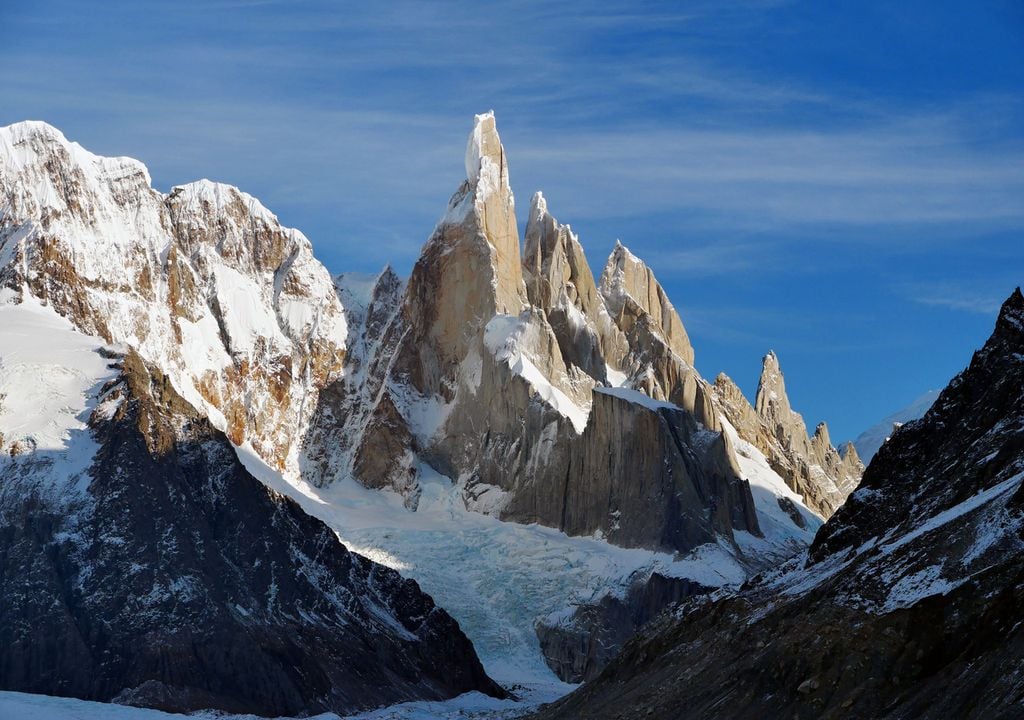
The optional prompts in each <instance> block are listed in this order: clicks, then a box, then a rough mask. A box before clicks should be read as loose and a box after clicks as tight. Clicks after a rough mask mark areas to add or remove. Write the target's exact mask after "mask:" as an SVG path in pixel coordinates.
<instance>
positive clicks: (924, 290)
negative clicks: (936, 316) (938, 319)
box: [906, 283, 1004, 316]
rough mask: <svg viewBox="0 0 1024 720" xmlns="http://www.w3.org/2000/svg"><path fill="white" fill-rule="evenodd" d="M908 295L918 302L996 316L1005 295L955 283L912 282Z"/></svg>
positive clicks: (907, 289) (908, 287)
mask: <svg viewBox="0 0 1024 720" xmlns="http://www.w3.org/2000/svg"><path fill="white" fill-rule="evenodd" d="M906 292H907V295H908V296H909V297H910V299H911V300H913V301H914V302H916V303H919V304H921V305H930V306H933V307H941V308H947V309H949V310H958V311H962V312H968V313H979V314H982V315H990V316H994V315H995V314H996V313H997V312H998V311H999V307H1000V305H1001V304H1002V301H1003V299H1004V298H1003V297H1002V296H1001V295H999V294H998V293H994V292H992V291H978V290H974V289H970V288H964V287H961V286H958V285H955V284H953V283H931V284H912V285H909V286H907V287H906Z"/></svg>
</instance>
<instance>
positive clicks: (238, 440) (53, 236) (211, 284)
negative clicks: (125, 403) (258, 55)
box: [0, 122, 346, 468]
mask: <svg viewBox="0 0 1024 720" xmlns="http://www.w3.org/2000/svg"><path fill="white" fill-rule="evenodd" d="M0 209H2V216H0V287H2V288H5V290H4V291H3V292H4V294H5V298H6V299H7V300H8V301H10V300H11V299H15V300H16V299H17V298H20V297H23V296H26V295H32V296H34V297H36V298H38V299H39V301H40V302H43V303H44V304H46V305H48V306H49V307H52V308H53V309H54V310H56V311H57V312H58V313H59V314H61V315H63V316H64V317H66V318H68V319H69V320H70V321H71V322H72V323H74V325H75V326H76V327H77V328H78V329H79V330H81V331H82V332H84V333H87V334H91V335H97V336H99V337H102V338H103V339H104V340H105V341H107V342H114V343H123V344H125V345H127V346H130V347H131V348H133V349H135V350H136V351H137V352H138V353H139V354H140V355H141V356H142V357H143V358H144V359H145V360H147V361H148V362H151V363H155V364H156V365H157V366H159V367H160V368H161V369H162V370H163V371H164V372H165V373H167V375H168V376H169V377H171V379H172V382H173V383H174V386H175V388H177V389H178V391H179V392H180V393H181V394H182V395H183V396H184V397H185V398H187V399H188V401H189V402H190V403H192V404H193V405H195V406H196V407H197V408H201V409H202V410H203V413H204V414H205V415H207V416H208V417H209V418H210V421H211V422H212V423H213V424H214V425H215V426H216V427H217V428H218V429H220V430H223V431H224V432H226V433H227V435H228V437H230V438H231V440H232V442H234V443H235V444H243V443H249V444H251V445H252V446H253V447H254V448H255V449H256V451H257V452H258V453H259V455H260V456H261V457H263V458H264V459H265V460H266V461H267V462H269V463H270V464H272V465H274V466H275V467H282V468H283V467H285V466H287V465H288V464H289V462H292V463H294V458H293V457H290V454H291V455H294V453H295V447H296V445H297V439H298V438H299V437H301V433H302V431H303V428H304V427H305V423H306V421H307V418H308V416H309V414H310V412H311V411H312V407H313V405H314V403H315V399H316V390H317V388H319V387H322V386H323V385H325V384H327V383H328V382H330V381H332V380H334V379H336V378H337V377H338V376H339V375H340V374H341V365H342V361H343V359H344V356H345V334H346V326H345V317H344V313H343V311H342V307H341V304H340V302H339V301H338V299H337V296H336V294H335V292H334V285H333V282H332V281H331V277H330V275H329V274H328V272H327V271H326V269H324V267H323V266H322V265H321V264H320V263H319V262H318V261H317V260H316V259H315V258H314V257H313V253H312V248H311V246H310V243H309V241H308V240H307V239H306V238H305V237H304V236H303V235H302V233H300V232H298V231H297V230H290V229H287V228H283V227H281V225H280V224H279V223H278V222H277V218H275V217H274V215H273V214H272V213H270V211H268V210H267V209H266V208H265V207H263V206H262V205H261V204H260V203H259V201H257V200H256V199H255V198H253V197H251V196H249V195H247V194H245V193H243V192H241V191H239V190H238V189H236V188H233V187H230V186H227V185H222V184H219V183H212V182H209V181H207V180H200V181H199V182H195V183H190V184H188V185H182V186H179V187H175V188H174V189H173V190H172V191H171V192H170V193H169V194H166V195H164V194H161V193H159V192H157V191H156V190H154V189H153V188H152V187H151V185H150V179H149V173H148V172H147V170H146V168H145V166H143V165H142V164H141V163H140V162H138V161H136V160H132V159H130V158H104V157H98V156H96V155H93V154H91V153H89V152H88V151H87V150H85V149H83V148H82V147H81V146H79V145H78V144H77V143H73V142H69V141H68V140H67V139H66V138H65V137H64V136H63V135H62V134H61V133H60V132H59V131H58V130H56V129H55V128H53V127H50V126H49V125H46V124H44V123H39V122H25V123H19V124H17V125H11V126H9V127H6V128H0Z"/></svg>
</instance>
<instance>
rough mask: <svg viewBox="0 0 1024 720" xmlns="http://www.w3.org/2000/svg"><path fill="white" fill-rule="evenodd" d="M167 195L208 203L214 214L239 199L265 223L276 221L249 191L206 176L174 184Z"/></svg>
mask: <svg viewBox="0 0 1024 720" xmlns="http://www.w3.org/2000/svg"><path fill="white" fill-rule="evenodd" d="M167 197H168V198H173V199H174V200H176V201H177V202H179V203H183V204H192V203H200V204H203V205H208V206H209V207H210V208H211V210H213V211H214V213H215V214H220V213H222V212H224V211H225V209H226V208H228V207H229V206H230V205H231V204H232V203H234V202H239V201H240V202H241V203H243V204H244V205H245V206H246V208H247V209H248V211H249V212H250V213H251V214H253V215H255V216H259V217H261V218H262V219H263V220H264V221H266V222H267V223H269V224H276V223H277V222H278V220H277V216H276V215H274V213H272V212H271V211H270V210H268V209H267V207H266V206H265V205H264V204H263V203H261V202H260V201H259V200H257V199H256V198H254V197H253V196H252V195H250V194H249V193H247V192H243V191H242V190H239V189H238V188H237V187H235V186H234V185H229V184H227V183H222V182H215V181H213V180H208V179H206V178H202V179H201V180H196V181H194V182H190V183H185V184H184V185H175V186H174V187H172V188H171V192H170V193H168V195H167Z"/></svg>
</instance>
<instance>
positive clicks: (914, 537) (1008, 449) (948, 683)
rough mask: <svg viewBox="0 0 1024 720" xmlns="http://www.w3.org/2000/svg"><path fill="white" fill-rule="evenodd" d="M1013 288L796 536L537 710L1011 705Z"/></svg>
mask: <svg viewBox="0 0 1024 720" xmlns="http://www.w3.org/2000/svg"><path fill="white" fill-rule="evenodd" d="M1022 487H1024V296H1022V295H1021V292H1020V290H1019V289H1018V290H1016V291H1015V292H1014V293H1013V294H1012V295H1011V296H1010V298H1009V299H1008V300H1007V301H1006V303H1005V304H1004V305H1003V307H1002V311H1001V313H1000V315H999V319H998V321H997V322H996V327H995V331H994V332H993V334H992V337H991V338H990V339H989V340H988V342H987V343H986V344H985V346H984V347H983V348H982V349H981V350H980V351H978V352H977V353H975V355H974V358H973V359H972V361H971V364H970V366H969V367H968V368H967V369H966V370H965V371H964V372H962V373H961V374H960V375H958V376H957V377H956V378H954V379H953V381H952V382H951V383H950V384H949V386H948V387H947V388H946V389H945V390H944V391H943V392H942V393H941V395H940V396H939V398H938V399H937V400H936V402H935V404H934V405H933V406H932V408H931V409H930V410H929V411H928V413H927V414H926V415H925V416H924V417H923V418H922V419H920V420H918V421H915V422H911V423H908V424H907V425H905V426H903V427H902V428H900V429H899V430H898V431H897V432H896V433H895V434H894V435H893V437H892V438H891V439H890V440H889V442H887V443H886V444H885V445H883V446H882V449H881V450H880V451H879V453H878V454H877V455H876V456H875V458H874V459H873V460H872V462H871V464H870V466H869V467H868V469H867V471H866V472H865V474H864V480H863V482H862V484H861V486H860V487H859V488H858V490H857V491H856V492H855V493H854V494H853V495H852V496H851V497H850V499H849V500H848V501H847V503H846V504H844V505H843V506H842V507H841V508H840V509H839V510H838V511H837V512H836V513H835V514H834V515H833V516H832V518H831V519H830V520H829V521H828V522H827V523H826V524H825V525H824V526H823V527H822V529H821V530H820V531H819V533H818V535H817V537H816V539H815V541H814V544H813V546H812V547H811V548H810V550H809V552H808V553H807V554H806V555H805V556H803V557H801V558H798V559H795V560H794V561H792V562H791V563H789V565H788V566H787V567H786V568H784V569H783V570H782V571H774V572H769V573H766V574H764V575H762V576H758V577H757V578H755V579H754V580H752V581H750V582H749V583H748V584H747V585H746V586H745V587H744V588H743V590H742V591H741V592H740V593H738V594H736V595H734V596H731V597H720V598H717V599H710V600H709V599H702V600H696V601H692V602H690V603H689V604H687V605H684V606H683V607H681V608H680V610H678V611H677V612H676V613H675V616H674V617H667V618H665V619H664V620H662V621H660V622H658V623H656V624H655V626H653V627H651V628H650V630H649V631H648V632H646V633H644V636H643V637H641V638H638V639H637V640H635V641H633V642H631V643H630V644H629V645H628V646H627V648H626V649H625V651H624V652H623V653H622V654H621V655H620V656H619V657H618V658H616V659H615V660H614V661H613V662H612V663H611V664H610V665H609V666H608V667H607V668H606V669H605V671H604V672H603V673H602V674H601V675H600V676H599V677H598V678H597V679H595V680H594V681H593V682H591V683H588V684H587V685H585V686H584V687H583V688H582V689H580V690H578V691H577V692H575V693H573V694H572V695H570V696H568V697H567V698H566V699H564V700H563V701H560V702H559V703H556V704H555V705H554V706H552V707H549V708H547V709H545V710H543V711H542V712H540V713H539V714H538V717H540V718H563V717H564V718H569V717H573V718H575V717H589V718H598V719H600V718H613V717H623V716H628V717H653V718H674V717H679V713H680V709H681V708H685V711H684V714H687V715H692V716H693V717H706V718H761V717H796V718H845V717H872V718H946V717H963V718H1006V719H1009V718H1015V717H1019V715H1020V707H1021V703H1022V702H1024V678H1022V677H1021V674H1020V673H1019V672H1014V671H1012V670H1010V671H1008V670H1007V669H1008V668H1015V667H1017V666H1018V665H1019V661H1020V658H1021V657H1022V656H1024V630H1022V626H1021V624H1020V618H1021V617H1022V616H1024V560H1022V558H1024V554H1022V552H1021V551H1022V550H1024V489H1022Z"/></svg>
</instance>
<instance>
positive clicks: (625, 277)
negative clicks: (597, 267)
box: [600, 240, 694, 367]
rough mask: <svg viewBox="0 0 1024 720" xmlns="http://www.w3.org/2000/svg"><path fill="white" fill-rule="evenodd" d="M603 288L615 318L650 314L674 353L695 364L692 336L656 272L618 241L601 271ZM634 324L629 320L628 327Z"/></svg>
mask: <svg viewBox="0 0 1024 720" xmlns="http://www.w3.org/2000/svg"><path fill="white" fill-rule="evenodd" d="M600 289H601V294H602V295H603V296H604V299H605V303H606V304H607V305H608V311H609V313H611V315H612V317H617V318H620V320H621V319H622V318H623V315H624V314H625V315H637V316H640V315H646V316H649V317H650V319H651V322H652V324H653V326H654V327H656V328H657V329H658V331H659V332H660V333H661V334H662V335H663V336H664V338H665V340H666V342H667V344H668V346H669V348H670V349H671V350H672V352H674V353H675V354H676V355H678V356H679V357H680V358H681V359H682V360H683V361H684V362H685V363H686V364H687V365H689V366H691V367H692V366H693V357H694V354H693V346H692V345H691V344H690V337H689V335H687V333H686V328H685V327H683V321H682V320H681V319H680V317H679V313H677V312H676V309H675V307H674V306H673V305H672V302H671V301H670V300H669V299H668V294H667V293H666V292H665V290H664V288H662V286H661V283H659V282H658V279H657V278H656V277H655V276H654V271H652V270H651V269H650V268H649V267H648V266H647V264H646V263H645V262H644V261H643V260H641V259H640V258H639V257H637V256H636V255H634V254H633V253H632V252H630V250H629V248H627V247H626V246H625V245H623V244H622V243H621V242H620V241H618V240H616V241H615V247H614V248H612V252H611V254H610V255H609V256H608V262H607V263H606V264H605V266H604V272H603V273H601V281H600ZM631 325H632V323H627V327H629V326H631Z"/></svg>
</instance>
